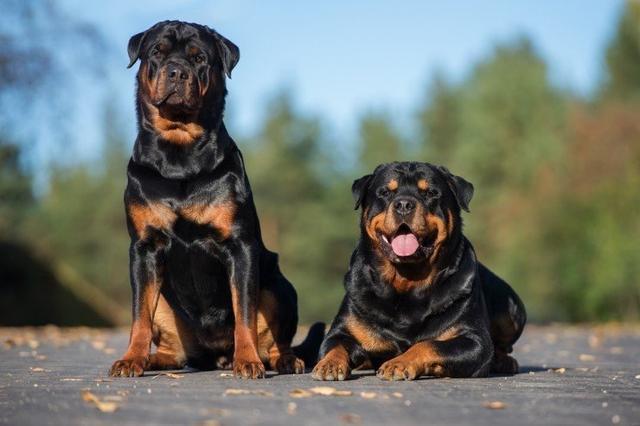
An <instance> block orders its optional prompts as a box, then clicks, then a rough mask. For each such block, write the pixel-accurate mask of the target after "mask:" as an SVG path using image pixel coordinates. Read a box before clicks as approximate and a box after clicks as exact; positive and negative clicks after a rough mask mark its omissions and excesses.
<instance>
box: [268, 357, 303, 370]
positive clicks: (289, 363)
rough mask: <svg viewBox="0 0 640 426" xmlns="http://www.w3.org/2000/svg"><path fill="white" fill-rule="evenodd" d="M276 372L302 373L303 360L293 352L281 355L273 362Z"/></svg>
mask: <svg viewBox="0 0 640 426" xmlns="http://www.w3.org/2000/svg"><path fill="white" fill-rule="evenodd" d="M275 369H276V371H277V372H278V374H303V373H304V361H302V360H301V359H300V358H298V357H296V356H295V355H293V354H285V355H281V356H280V357H279V358H278V360H277V361H276V362H275Z"/></svg>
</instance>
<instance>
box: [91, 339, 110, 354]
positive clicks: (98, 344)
mask: <svg viewBox="0 0 640 426" xmlns="http://www.w3.org/2000/svg"><path fill="white" fill-rule="evenodd" d="M91 346H93V349H95V350H97V351H101V350H103V349H104V348H105V347H106V346H107V344H106V343H105V342H103V341H102V340H94V341H93V342H91Z"/></svg>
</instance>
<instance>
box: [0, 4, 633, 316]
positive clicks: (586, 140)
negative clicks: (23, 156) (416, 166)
mask: <svg viewBox="0 0 640 426" xmlns="http://www.w3.org/2000/svg"><path fill="white" fill-rule="evenodd" d="M12 4H14V6H15V5H17V4H18V3H16V2H14V3H12ZM638 10H639V9H638V4H637V3H635V2H634V3H631V2H630V3H628V4H627V6H626V7H625V8H624V10H623V14H622V15H621V18H620V21H619V25H618V29H617V31H616V33H615V37H613V39H612V41H611V44H610V46H609V47H608V48H607V51H606V65H607V79H606V81H604V82H603V85H602V88H601V89H600V90H599V91H598V96H594V99H587V100H586V101H581V100H579V99H576V98H574V97H572V96H571V95H570V94H569V93H567V92H566V91H565V90H563V89H562V88H558V87H555V86H554V85H553V84H552V83H551V82H550V79H549V76H548V70H547V65H546V63H545V61H544V60H543V58H542V57H541V56H540V54H539V53H538V52H537V51H536V49H535V48H534V47H533V45H532V44H531V42H529V41H528V40H527V39H526V38H519V39H514V40H512V41H510V42H507V43H502V44H499V45H497V46H496V47H495V48H494V49H493V50H492V51H490V52H489V54H487V55H486V56H485V57H484V58H481V60H479V61H478V63H477V64H475V66H474V67H473V68H472V69H471V72H470V73H469V75H468V76H466V78H464V79H463V80H462V81H459V82H455V83H454V82H451V81H447V80H446V79H445V78H444V77H442V75H441V74H436V75H435V76H434V78H433V79H432V80H431V83H430V85H429V87H427V90H426V92H427V95H428V96H427V97H426V98H425V100H424V101H423V102H422V104H421V105H419V106H418V108H417V109H418V114H417V117H416V124H417V126H416V128H417V129H418V132H417V134H416V135H414V136H415V143H416V144H417V145H418V146H413V148H417V149H415V150H414V151H410V150H409V148H412V147H411V146H409V145H408V144H407V142H406V141H407V140H408V139H409V136H410V132H409V131H406V130H405V129H403V128H401V127H400V126H397V123H395V122H394V120H392V118H391V117H390V116H389V115H388V114H386V113H385V112H381V111H373V112H369V113H367V114H365V115H364V116H362V117H361V118H360V122H359V135H358V139H357V140H356V141H353V142H354V143H353V145H351V146H352V147H353V149H354V152H355V153H356V155H354V158H356V159H357V163H356V164H355V165H353V166H352V167H346V166H345V164H343V163H344V162H342V161H340V159H338V158H335V154H332V151H333V150H332V147H335V146H336V142H335V141H330V140H329V138H328V137H327V135H326V132H325V129H324V127H323V125H322V122H321V121H320V120H319V118H317V117H314V116H309V115H305V114H302V113H300V111H298V110H297V108H296V106H295V104H294V102H293V101H292V98H291V95H290V94H288V92H286V91H284V92H282V93H280V94H279V95H278V96H276V97H275V98H274V99H273V100H272V102H270V103H269V104H268V105H267V106H266V116H265V119H264V122H263V123H262V125H261V126H260V130H259V131H258V132H257V134H256V135H253V136H251V137H248V138H247V139H246V140H239V141H238V142H239V145H240V149H241V150H242V152H243V153H244V154H245V158H246V166H247V171H248V173H249V177H250V180H251V183H252V189H253V193H254V197H255V200H256V205H257V208H258V214H259V216H260V220H261V223H262V230H263V236H264V239H265V242H266V244H267V246H268V247H269V248H271V249H273V250H274V251H277V252H279V254H280V259H281V267H282V270H283V272H284V273H285V274H286V275H287V276H288V277H289V278H290V279H291V281H292V282H293V283H294V285H295V287H296V288H297V290H298V294H299V310H300V316H301V319H302V321H303V322H310V321H314V320H318V319H324V320H330V319H331V318H332V317H333V315H334V314H335V312H336V310H337V309H338V305H339V302H340V299H341V298H342V295H343V288H342V279H343V275H344V273H345V272H346V270H347V267H348V263H349V257H350V255H351V252H352V250H353V247H354V245H355V242H356V240H357V237H358V233H359V229H358V213H357V212H354V211H353V200H352V198H351V193H350V186H351V182H352V180H353V178H355V177H357V176H359V175H361V174H362V173H365V172H369V171H371V170H372V169H373V168H374V167H375V166H376V165H377V164H379V163H381V162H386V161H390V160H399V159H406V158H411V156H408V154H409V153H411V152H413V153H415V155H414V156H413V158H414V159H419V160H425V161H430V162H435V163H443V164H445V165H447V166H448V167H449V168H450V169H451V170H452V171H453V172H455V173H457V174H460V175H462V176H465V177H466V178H468V179H469V180H470V181H471V182H473V183H474V185H475V187H476V193H475V197H474V199H473V201H472V203H471V210H472V214H470V215H466V214H465V222H466V224H467V227H466V228H465V232H466V234H467V235H468V236H469V237H470V239H471V240H472V242H473V243H474V246H475V247H476V249H477V252H478V254H479V257H480V259H481V260H482V261H484V262H485V263H486V264H487V265H488V266H489V267H491V268H492V269H493V270H495V271H496V272H497V273H498V274H500V275H502V276H503V277H504V278H506V279H507V280H508V281H509V282H511V283H512V284H513V286H514V287H515V288H516V289H517V290H518V292H519V293H520V294H521V295H522V296H523V299H524V301H525V304H526V305H527V308H528V311H529V313H530V314H531V317H532V318H533V319H534V320H570V321H594V320H625V319H626V320H628V319H633V320H637V319H639V318H640V279H639V278H638V277H640V216H638V214H637V212H636V210H637V209H636V208H635V207H636V206H637V205H638V204H640V191H637V190H636V188H638V185H639V184H640V124H639V123H640V120H638V117H640V103H638V102H629V100H633V99H636V98H637V95H636V94H637V93H640V81H639V80H638V79H639V78H640V77H639V76H640V57H639V55H640V49H639V48H638V46H639V44H640V41H639V40H640V37H639V36H638V31H640V30H638V28H639V27H638V25H637V22H638V14H639V12H638ZM2 34H3V33H1V32H0V37H2ZM3 57H7V55H5V56H2V52H0V70H3V69H6V67H5V68H2V67H3V66H5V65H4V64H3V63H2V60H3V59H2V58H3ZM26 75H27V74H26V73H25V76H26ZM0 84H2V83H0ZM11 87H13V88H19V90H23V89H24V90H26V89H25V88H27V87H28V84H22V83H21V84H20V85H18V84H17V83H16V84H14V85H13V86H11ZM0 92H2V93H0V103H1V99H2V96H4V95H6V93H7V91H6V90H5V88H3V87H2V86H0ZM5 99H8V98H5ZM594 101H595V102H594ZM125 113H126V114H127V117H131V116H132V115H133V111H126V112H125ZM117 116H118V114H117V113H116V111H113V110H112V109H111V108H110V107H108V106H107V108H105V119H104V122H105V125H104V134H105V144H104V151H103V155H102V158H100V160H99V161H97V162H92V163H87V164H81V165H74V164H71V165H70V164H66V165H65V166H64V167H62V166H58V167H56V168H53V169H51V171H50V175H51V180H50V184H49V187H48V188H47V189H46V191H44V194H43V195H42V196H41V197H39V198H35V197H34V196H33V195H32V192H31V190H30V187H31V186H32V183H31V176H30V172H31V173H32V172H33V170H34V169H33V168H25V167H24V165H23V166H21V163H20V161H19V154H20V151H19V150H18V148H17V145H15V144H13V145H12V144H8V143H6V142H4V143H0V233H2V235H1V236H3V237H6V236H7V235H9V234H13V235H19V236H20V238H21V239H22V241H23V242H24V243H25V245H26V246H27V247H30V248H31V249H33V251H34V252H37V253H43V254H44V255H45V258H46V259H49V260H50V262H51V264H52V265H57V266H56V268H54V269H55V270H56V271H58V270H59V269H60V268H58V266H59V265H66V268H63V270H64V271H72V272H73V274H71V275H73V276H74V277H76V278H78V277H79V278H78V279H76V280H75V281H76V282H78V281H82V282H84V283H86V286H89V287H91V288H95V289H98V290H99V291H101V292H103V293H105V294H107V295H108V297H109V298H110V299H113V300H115V301H116V302H117V303H119V304H120V305H121V306H122V307H124V308H125V309H128V306H129V303H130V296H129V295H130V292H129V285H128V273H127V269H128V259H127V246H128V237H127V235H126V229H125V222H124V211H123V204H122V193H123V190H124V185H125V167H126V163H127V158H128V156H129V149H130V148H129V147H128V144H127V143H126V142H125V141H124V140H123V136H122V135H121V134H120V133H119V132H118V129H120V128H121V126H120V125H119V120H118V118H117ZM394 118H395V117H394ZM5 123H7V124H5V125H7V126H10V125H11V120H6V121H5ZM7 135H12V133H11V132H8V133H7ZM7 135H4V136H5V137H4V138H0V140H3V141H5V140H7V139H8V137H7ZM12 140H13V139H12ZM344 142H345V141H341V142H340V143H344ZM5 246H6V247H14V246H12V245H5ZM41 258H42V257H40V256H38V261H39V259H41ZM6 263H7V262H5V264H6ZM0 266H1V265H0ZM44 269H46V268H44ZM0 272H2V271H0ZM45 272H47V271H45ZM63 275H64V274H63ZM67 275H68V274H67ZM54 278H56V279H57V278H59V277H54ZM89 293H90V292H89ZM89 293H83V294H89ZM86 300H87V298H86V297H84V298H82V301H83V302H84V301H86ZM107 316H108V315H107Z"/></svg>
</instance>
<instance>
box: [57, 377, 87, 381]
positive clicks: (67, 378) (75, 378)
mask: <svg viewBox="0 0 640 426" xmlns="http://www.w3.org/2000/svg"><path fill="white" fill-rule="evenodd" d="M60 381H61V382H81V381H82V379H79V378H77V377H65V378H64V379H60Z"/></svg>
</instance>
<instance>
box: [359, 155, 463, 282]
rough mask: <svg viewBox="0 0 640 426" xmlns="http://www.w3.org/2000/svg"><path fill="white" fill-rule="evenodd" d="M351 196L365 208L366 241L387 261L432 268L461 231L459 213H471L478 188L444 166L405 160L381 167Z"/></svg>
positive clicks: (363, 227)
mask: <svg viewBox="0 0 640 426" xmlns="http://www.w3.org/2000/svg"><path fill="white" fill-rule="evenodd" d="M352 192H353V196H354V198H355V200H356V209H358V208H359V207H362V219H361V227H362V238H364V239H366V240H368V241H370V243H371V246H372V247H373V249H374V250H376V251H377V253H378V254H379V255H380V256H381V257H382V258H383V259H384V260H386V261H388V263H389V264H390V265H392V266H393V267H399V268H402V267H403V266H406V267H408V266H410V267H413V268H414V269H415V268H418V269H419V268H420V267H421V266H424V267H425V268H424V269H425V270H431V269H432V268H431V266H433V265H434V264H435V262H436V261H437V259H438V257H439V255H440V254H441V253H442V252H443V247H445V246H446V245H447V244H448V243H449V242H450V241H451V240H452V239H454V238H457V237H459V235H460V233H461V223H462V221H461V218H460V209H464V210H466V211H468V210H469V202H470V201H471V197H472V196H473V185H471V183H469V182H467V181H466V180H464V179H463V178H461V177H459V176H454V175H453V174H451V173H450V172H449V170H447V169H446V168H445V167H442V166H435V165H432V164H429V163H417V162H402V163H389V164H382V165H380V166H378V167H377V168H376V169H375V171H374V172H373V173H372V174H370V175H366V176H363V177H362V178H360V179H357V180H356V181H355V182H354V183H353V186H352ZM405 269H406V268H405Z"/></svg>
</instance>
